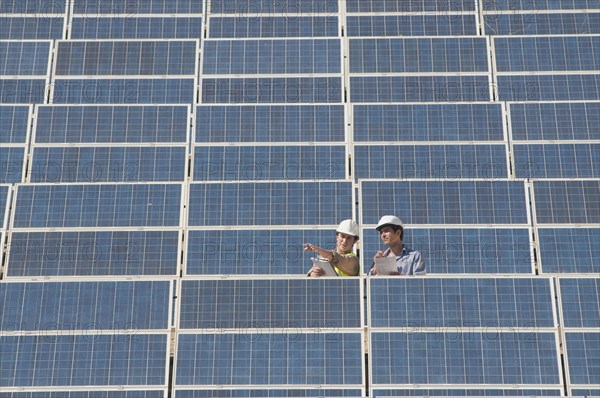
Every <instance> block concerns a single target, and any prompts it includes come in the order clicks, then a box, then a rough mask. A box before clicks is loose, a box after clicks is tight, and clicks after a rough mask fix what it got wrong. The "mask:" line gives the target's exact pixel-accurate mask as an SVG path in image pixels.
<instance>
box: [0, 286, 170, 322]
mask: <svg viewBox="0 0 600 398" xmlns="http://www.w3.org/2000/svg"><path fill="white" fill-rule="evenodd" d="M169 285H170V282H169V281H154V282H151V281H137V282H129V281H127V282H55V283H52V282H47V283H37V282H30V283H13V282H11V283H2V284H0V298H1V299H0V301H1V302H2V303H3V310H2V314H1V315H0V330H2V331H7V332H24V331H35V330H49V331H54V330H102V331H105V330H109V331H112V332H115V333H118V332H122V331H125V330H131V329H135V330H139V329H167V328H168V326H169V304H170V298H171V297H170V292H169Z"/></svg>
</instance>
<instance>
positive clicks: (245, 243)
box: [186, 229, 335, 275]
mask: <svg viewBox="0 0 600 398" xmlns="http://www.w3.org/2000/svg"><path fill="white" fill-rule="evenodd" d="M187 240H188V246H187V266H186V274H187V275H256V274H258V275H261V274H262V275H267V274H268V275H286V274H287V275H303V274H305V273H306V272H307V271H308V270H309V268H310V266H311V265H312V263H311V262H310V260H309V259H310V257H311V256H310V255H309V254H308V253H306V252H305V251H304V250H303V246H302V245H303V244H304V243H309V242H315V243H316V242H319V243H318V244H319V246H321V247H324V248H334V247H335V231H334V230H333V229H331V230H315V229H308V230H290V229H285V230H266V229H258V230H254V229H253V230H241V231H238V230H223V231H222V230H217V231H194V230H192V231H189V233H188V238H187Z"/></svg>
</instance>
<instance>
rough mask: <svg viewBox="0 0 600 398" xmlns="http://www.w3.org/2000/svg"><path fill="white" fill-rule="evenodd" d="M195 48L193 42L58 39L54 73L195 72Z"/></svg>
mask: <svg viewBox="0 0 600 398" xmlns="http://www.w3.org/2000/svg"><path fill="white" fill-rule="evenodd" d="M196 47H197V42H196V41H113V42H109V41H59V42H58V43H57V50H56V51H57V53H58V55H57V63H56V71H55V75H56V76H82V75H87V76H92V75H100V76H127V75H129V76H131V75H138V76H139V75H141V76H150V75H159V76H171V75H194V74H195V72H196V51H197V48H196Z"/></svg>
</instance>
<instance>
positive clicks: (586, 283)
mask: <svg viewBox="0 0 600 398" xmlns="http://www.w3.org/2000/svg"><path fill="white" fill-rule="evenodd" d="M558 285H559V292H560V303H561V306H560V309H561V312H560V315H561V318H562V324H563V326H564V327H566V328H598V327H600V279H598V278H595V279H594V278H591V279H588V278H586V279H575V278H562V277H561V278H559V279H558Z"/></svg>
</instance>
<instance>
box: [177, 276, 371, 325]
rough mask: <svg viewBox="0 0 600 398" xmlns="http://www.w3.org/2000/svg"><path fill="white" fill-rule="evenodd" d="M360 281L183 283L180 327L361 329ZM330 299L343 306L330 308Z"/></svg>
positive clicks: (205, 281)
mask: <svg viewBox="0 0 600 398" xmlns="http://www.w3.org/2000/svg"><path fill="white" fill-rule="evenodd" d="M360 283H361V282H360V280H359V279H356V278H339V279H337V278H334V279H331V278H330V279H327V278H321V279H320V280H318V281H317V280H311V279H308V278H305V279H296V280H293V279H292V280H210V281H207V280H204V281H202V280H199V281H198V280H184V281H182V285H181V291H180V293H179V298H180V300H181V308H180V312H179V327H180V329H254V328H258V329H259V330H269V329H283V330H286V331H289V332H297V331H299V330H300V329H304V328H312V329H314V328H334V329H335V330H339V329H340V328H352V327H354V328H359V327H360V326H361V316H360V315H361V314H360V312H361V307H362V302H361V294H360ZM333 300H336V301H338V302H342V303H344V305H343V306H341V307H340V306H337V305H333Z"/></svg>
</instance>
